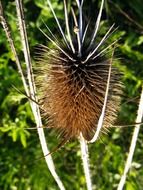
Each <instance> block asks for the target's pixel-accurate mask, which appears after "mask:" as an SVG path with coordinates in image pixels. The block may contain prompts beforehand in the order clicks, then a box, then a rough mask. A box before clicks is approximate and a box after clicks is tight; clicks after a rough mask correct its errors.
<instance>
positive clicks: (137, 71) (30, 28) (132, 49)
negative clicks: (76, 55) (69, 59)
mask: <svg viewBox="0 0 143 190" xmlns="http://www.w3.org/2000/svg"><path fill="white" fill-rule="evenodd" d="M23 2H24V10H25V17H26V18H25V19H26V23H27V32H28V37H29V43H30V47H31V57H32V59H33V64H34V56H35V52H36V49H35V47H36V46H37V45H38V44H45V43H47V42H46V39H45V37H44V36H43V35H42V34H41V32H39V30H38V27H37V26H41V27H42V25H43V23H42V21H41V19H44V21H45V22H46V23H47V24H48V26H49V27H50V28H51V30H52V31H53V33H56V24H53V23H54V19H53V17H52V14H51V13H50V11H49V8H48V6H47V4H46V1H45V0H42V1H41V0H33V1H30V0H24V1H23ZM99 2H100V1H97V0H90V1H88V0H85V4H84V11H85V17H86V18H88V17H92V18H93V19H92V20H94V19H95V18H96V17H95V16H96V15H97V10H98V7H99ZM52 3H53V7H54V9H55V11H56V13H57V16H58V18H59V19H60V20H61V22H62V21H63V19H64V13H63V4H62V0H57V1H55V0H52ZM73 4H74V1H73ZM3 5H4V10H5V15H6V17H7V19H8V22H9V25H10V27H11V29H12V34H13V39H14V41H15V45H16V48H17V51H18V54H19V56H20V58H21V60H22V61H23V60H24V59H23V55H22V52H21V45H20V37H19V31H18V27H17V18H16V12H15V2H14V1H9V0H3ZM142 13H143V6H142V0H131V1H128V0H125V1H120V0H114V1H113V0H111V1H110V0H107V1H106V4H105V8H104V14H103V17H102V19H103V20H102V23H103V27H102V28H101V31H100V32H101V33H104V32H105V30H107V28H108V27H109V26H111V25H112V24H113V23H116V26H119V28H118V30H117V32H116V33H115V34H113V35H112V37H111V38H110V40H111V41H113V40H114V39H119V38H120V40H119V42H118V44H119V47H118V51H117V52H116V56H117V57H119V58H121V61H120V63H119V62H118V63H117V66H118V67H119V69H120V70H121V71H122V72H123V83H124V84H125V89H124V96H123V99H122V106H121V110H120V113H119V117H118V120H117V123H121V124H130V123H134V122H135V117H136V111H137V106H138V101H139V96H140V90H141V84H142V77H143V69H142V67H143V54H142V52H143V16H142ZM62 23H64V22H62ZM13 85H14V86H15V87H16V88H18V89H20V90H23V87H22V82H21V79H20V76H19V74H18V72H17V68H16V64H15V59H14V57H13V55H12V53H11V50H10V48H9V45H8V43H7V40H6V37H5V33H4V31H3V29H2V28H0V190H56V189H58V188H57V185H56V184H55V182H54V180H53V178H52V176H51V174H50V173H49V171H48V169H47V166H46V164H45V161H44V158H43V159H40V160H36V159H37V158H39V157H41V156H42V152H41V147H40V144H39V139H38V135H37V132H36V130H28V129H26V128H29V127H35V123H34V120H33V116H32V113H31V110H30V106H29V103H28V100H27V99H26V98H25V97H24V96H23V95H22V94H20V93H18V92H17V91H16V90H15V89H14V88H13ZM132 132H133V127H127V128H114V129H112V130H111V131H110V133H109V134H108V135H106V136H102V137H101V139H100V140H99V141H98V142H96V143H94V144H91V145H89V150H90V157H91V159H90V165H91V171H92V181H93V184H95V187H97V189H98V190H114V189H116V188H117V184H118V182H119V179H120V174H122V172H123V167H124V162H125V159H126V156H127V154H126V153H127V152H128V149H129V144H130V140H131V135H132ZM45 133H46V138H47V142H48V145H49V147H50V148H52V147H55V146H56V145H57V143H58V138H57V136H56V134H53V133H51V131H50V130H49V129H46V130H45ZM142 139H143V130H142V129H141V131H140V135H139V139H138V143H137V147H136V152H135V155H134V162H133V164H132V167H131V170H130V173H129V175H128V178H127V181H126V186H125V190H142V187H143V168H142V165H143V142H142ZM53 158H54V162H55V163H56V168H57V172H58V174H59V175H60V176H61V179H62V180H63V182H64V185H65V187H66V188H67V189H68V190H85V189H86V186H85V178H84V175H83V170H82V165H81V158H80V149H79V143H78V141H76V140H73V141H71V142H69V143H68V144H66V145H65V146H64V147H63V148H62V149H61V150H59V151H58V152H56V153H54V154H53Z"/></svg>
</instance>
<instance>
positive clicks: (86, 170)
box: [79, 134, 92, 190]
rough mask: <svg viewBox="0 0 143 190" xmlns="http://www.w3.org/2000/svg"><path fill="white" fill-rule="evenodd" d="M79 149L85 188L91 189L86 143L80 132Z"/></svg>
mask: <svg viewBox="0 0 143 190" xmlns="http://www.w3.org/2000/svg"><path fill="white" fill-rule="evenodd" d="M79 141H80V149H81V154H82V162H83V168H84V173H85V178H86V185H87V190H92V182H91V175H90V168H89V154H88V145H87V142H86V141H85V139H84V138H83V136H82V134H80V138H79Z"/></svg>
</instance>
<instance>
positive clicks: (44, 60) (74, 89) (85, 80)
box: [38, 49, 120, 140]
mask: <svg viewBox="0 0 143 190" xmlns="http://www.w3.org/2000/svg"><path fill="white" fill-rule="evenodd" d="M70 56H71V55H70ZM55 57H57V58H55ZM58 57H59V58H58ZM74 59H75V60H76V61H71V60H70V59H68V58H67V57H66V56H65V55H64V54H61V52H60V51H58V50H55V51H54V52H53V51H52V52H50V51H49V52H48V51H47V52H46V49H45V50H44V53H43V55H42V56H41V59H40V60H39V63H40V67H39V68H40V70H41V72H39V77H41V79H39V82H38V83H39V86H40V90H41V100H42V107H43V108H44V110H45V113H44V117H45V118H48V117H49V120H48V124H47V125H48V127H54V128H56V129H59V130H60V132H61V134H62V136H63V137H64V138H68V139H70V138H72V137H78V136H79V134H80V133H82V134H83V137H84V138H85V139H86V140H91V139H92V137H93V135H94V133H95V131H96V127H97V123H98V120H99V117H100V114H101V111H102V107H103V103H104V96H105V91H106V85H107V78H108V70H109V65H110V60H109V59H107V60H100V59H99V58H98V59H97V60H96V59H95V60H89V61H88V62H87V63H86V64H84V63H82V60H81V59H80V58H79V57H78V56H77V57H76V56H74ZM118 78H119V76H118V75H117V72H116V70H115V68H113V69H112V74H111V81H110V89H109V96H108V103H107V108H106V113H105V119H104V124H103V128H109V127H110V126H111V125H112V124H113V121H114V119H115V118H116V113H117V110H118V106H119V99H120V98H119V97H118V96H117V93H116V92H115V91H119V82H118V81H119V80H118Z"/></svg>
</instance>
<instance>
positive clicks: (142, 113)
mask: <svg viewBox="0 0 143 190" xmlns="http://www.w3.org/2000/svg"><path fill="white" fill-rule="evenodd" d="M142 118H143V86H142V92H141V98H140V102H139V107H138V111H137V118H136V123H141V121H142ZM139 130H140V124H136V125H135V129H134V132H133V136H132V140H131V145H130V149H129V153H128V157H127V160H126V163H125V168H124V172H123V175H122V176H121V180H120V182H119V185H118V188H117V190H122V189H123V187H124V184H125V181H126V177H127V173H128V172H129V169H130V168H131V163H132V160H133V155H134V152H135V147H136V143H137V139H138V135H139Z"/></svg>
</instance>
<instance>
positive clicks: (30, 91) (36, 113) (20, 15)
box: [0, 0, 65, 190]
mask: <svg viewBox="0 0 143 190" xmlns="http://www.w3.org/2000/svg"><path fill="white" fill-rule="evenodd" d="M16 3H17V4H16V5H17V12H18V18H19V24H20V31H21V37H22V42H23V47H24V54H25V61H26V63H27V73H28V84H29V87H28V85H27V83H26V79H25V77H24V74H23V71H22V67H21V64H20V61H19V58H18V55H17V52H16V49H15V46H14V42H13V40H12V36H11V31H10V28H9V26H8V24H7V21H6V19H5V17H4V13H3V7H2V3H1V1H0V22H1V24H2V26H3V28H4V31H5V34H6V37H7V40H8V42H9V44H10V48H11V50H12V52H13V54H14V56H15V59H16V64H17V67H18V71H19V73H20V75H21V78H22V82H23V85H24V88H25V92H26V95H27V96H31V95H32V98H33V99H34V100H36V97H35V86H34V80H33V73H32V65H31V61H30V52H29V46H28V41H27V34H26V28H25V23H24V17H23V16H24V15H23V10H22V4H21V1H18V0H17V1H16ZM22 30H23V31H22ZM30 105H31V108H32V111H33V114H34V117H35V121H36V124H37V130H38V134H39V138H40V142H41V146H42V150H43V153H44V155H46V154H47V153H49V150H48V148H47V144H46V140H45V136H44V131H43V129H42V128H39V127H41V126H42V122H41V117H40V110H39V107H38V105H37V104H36V103H35V102H32V101H30ZM45 159H46V162H47V165H48V167H49V170H50V171H51V173H52V175H53V177H54V179H55V181H56V182H57V183H58V186H59V188H60V189H61V190H65V188H64V186H63V184H62V182H61V181H60V179H59V176H58V175H57V173H56V171H55V167H54V163H53V160H52V157H51V156H49V157H48V158H45Z"/></svg>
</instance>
